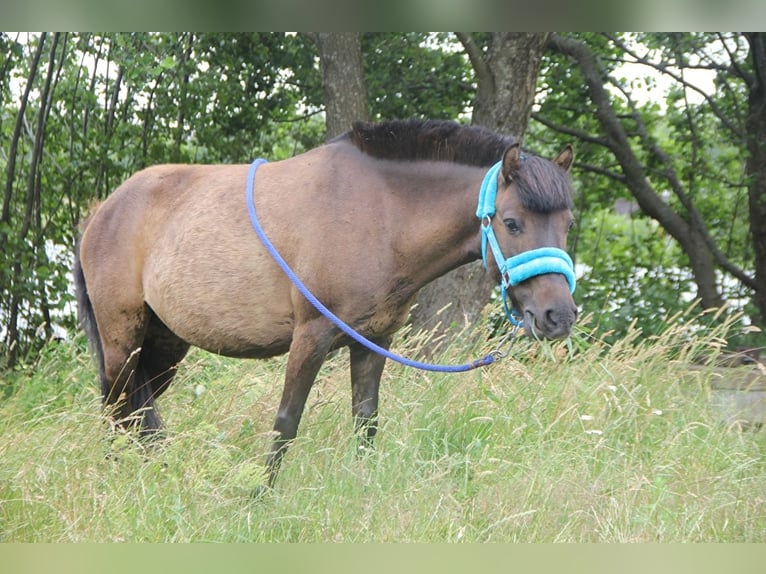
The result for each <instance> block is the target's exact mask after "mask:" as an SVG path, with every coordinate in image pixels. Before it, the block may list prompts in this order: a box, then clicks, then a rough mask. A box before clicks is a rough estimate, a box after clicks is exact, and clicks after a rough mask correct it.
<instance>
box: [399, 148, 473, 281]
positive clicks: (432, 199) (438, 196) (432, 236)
mask: <svg viewBox="0 0 766 574" xmlns="http://www.w3.org/2000/svg"><path fill="white" fill-rule="evenodd" d="M406 169H412V170H413V173H412V174H411V178H405V179H406V180H407V181H408V182H410V187H411V189H404V190H403V191H402V193H400V194H398V196H399V197H400V201H403V202H406V205H403V206H402V208H401V212H402V214H403V224H402V232H401V234H400V237H399V240H398V241H397V249H398V250H400V252H401V253H406V254H407V257H406V258H405V259H406V261H407V263H406V265H407V267H409V268H410V269H409V271H410V272H411V273H412V276H413V278H414V279H415V283H416V284H418V285H419V286H422V285H425V284H426V283H428V282H430V281H432V280H433V279H435V278H437V277H439V276H441V275H443V274H445V273H447V272H448V271H451V270H452V269H455V268H457V267H459V266H460V265H463V264H465V263H468V262H470V261H474V260H476V259H478V258H479V257H481V224H480V223H481V222H480V221H479V220H478V219H477V218H476V204H477V201H478V195H479V187H480V185H481V180H482V178H483V175H484V173H485V170H483V169H482V168H475V167H468V166H456V165H451V164H444V165H441V166H440V165H438V164H433V163H430V162H429V163H423V164H422V165H419V164H418V163H417V162H412V163H410V164H409V166H406ZM408 199H409V201H407V200H408Z"/></svg>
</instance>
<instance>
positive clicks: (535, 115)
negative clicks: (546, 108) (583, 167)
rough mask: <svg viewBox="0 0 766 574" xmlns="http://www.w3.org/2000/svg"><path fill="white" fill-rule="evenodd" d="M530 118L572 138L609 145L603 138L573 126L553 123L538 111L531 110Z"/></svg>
mask: <svg viewBox="0 0 766 574" xmlns="http://www.w3.org/2000/svg"><path fill="white" fill-rule="evenodd" d="M532 119H533V120H535V121H537V122H540V123H541V124H543V125H544V126H545V127H547V128H550V129H552V130H553V131H556V132H559V133H561V134H565V135H568V136H572V137H574V138H577V139H578V140H580V141H584V142H588V143H592V144H596V145H600V146H604V147H609V143H608V142H607V141H606V139H605V138H600V137H596V136H593V135H591V134H589V133H587V132H584V131H582V130H577V129H574V128H569V127H566V126H562V125H561V124H557V123H555V122H554V121H553V120H551V119H549V118H547V117H545V116H544V115H542V114H541V113H539V112H532Z"/></svg>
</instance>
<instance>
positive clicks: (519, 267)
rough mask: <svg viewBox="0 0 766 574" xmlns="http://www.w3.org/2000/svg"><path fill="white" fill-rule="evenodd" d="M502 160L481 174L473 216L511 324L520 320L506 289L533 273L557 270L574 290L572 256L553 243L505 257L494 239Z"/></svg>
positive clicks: (484, 257)
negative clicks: (492, 261)
mask: <svg viewBox="0 0 766 574" xmlns="http://www.w3.org/2000/svg"><path fill="white" fill-rule="evenodd" d="M501 167H502V162H497V163H496V164H495V165H493V166H492V167H491V168H490V169H489V171H488V172H487V174H486V175H485V176H484V181H482V183H481V188H480V189H479V205H478V207H477V208H476V217H478V218H479V219H480V220H481V231H482V234H481V258H482V260H483V261H484V267H485V268H486V269H489V266H488V264H487V244H489V248H490V249H491V250H492V257H493V258H494V259H495V263H496V264H497V267H498V269H499V270H500V294H501V295H502V297H503V308H504V309H505V315H506V317H508V320H509V321H510V322H511V323H512V324H513V325H521V324H522V323H523V322H522V321H521V320H520V319H517V318H516V317H515V316H514V310H513V309H511V308H510V306H509V305H508V289H509V288H510V287H514V286H516V285H518V284H519V283H521V282H522V281H526V280H527V279H529V278H530V277H535V276H536V275H544V274H546V273H561V274H562V275H563V276H564V277H566V280H567V283H569V291H570V292H571V293H574V290H575V285H576V283H577V282H576V280H575V275H574V264H573V263H572V259H571V258H570V257H569V255H568V254H567V253H566V251H563V250H561V249H558V248H557V247H540V248H538V249H532V250H530V251H524V252H523V253H519V254H518V255H514V256H513V257H505V256H504V255H503V252H502V250H501V249H500V244H499V243H498V242H497V237H495V232H494V230H493V229H492V217H493V216H494V215H495V200H496V198H497V179H498V175H499V173H500V168H501Z"/></svg>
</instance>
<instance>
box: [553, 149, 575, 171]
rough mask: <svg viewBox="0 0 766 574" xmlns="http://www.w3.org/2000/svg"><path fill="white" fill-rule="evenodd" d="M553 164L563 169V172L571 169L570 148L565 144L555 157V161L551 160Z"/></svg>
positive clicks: (572, 150) (572, 155)
mask: <svg viewBox="0 0 766 574" xmlns="http://www.w3.org/2000/svg"><path fill="white" fill-rule="evenodd" d="M553 163H555V164H556V165H557V166H559V167H561V168H563V169H564V171H569V170H570V169H572V164H573V163H574V149H572V146H571V145H569V144H567V145H566V147H565V148H564V149H563V150H562V151H561V153H560V154H559V155H557V156H556V159H554V160H553Z"/></svg>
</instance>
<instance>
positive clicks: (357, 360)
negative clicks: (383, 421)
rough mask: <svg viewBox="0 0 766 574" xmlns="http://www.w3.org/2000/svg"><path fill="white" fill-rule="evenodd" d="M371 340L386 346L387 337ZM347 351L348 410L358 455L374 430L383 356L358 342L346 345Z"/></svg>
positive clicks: (376, 426)
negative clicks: (349, 383) (349, 358)
mask: <svg viewBox="0 0 766 574" xmlns="http://www.w3.org/2000/svg"><path fill="white" fill-rule="evenodd" d="M374 342H375V343H377V344H378V345H380V346H381V347H383V348H384V349H388V347H389V346H390V345H391V337H390V336H386V337H381V338H379V339H376V340H374ZM349 351H350V352H351V411H352V413H353V415H354V430H355V432H356V435H357V437H358V440H359V443H358V452H359V453H360V454H361V453H363V452H364V451H365V450H367V449H371V448H372V446H373V444H372V443H373V438H374V437H375V434H376V433H377V432H378V395H379V390H380V377H381V375H382V374H383V367H384V365H385V363H386V358H385V357H383V356H381V355H379V354H377V353H375V352H373V351H370V350H369V349H367V348H366V347H363V346H362V345H360V344H358V343H354V344H352V345H349Z"/></svg>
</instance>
